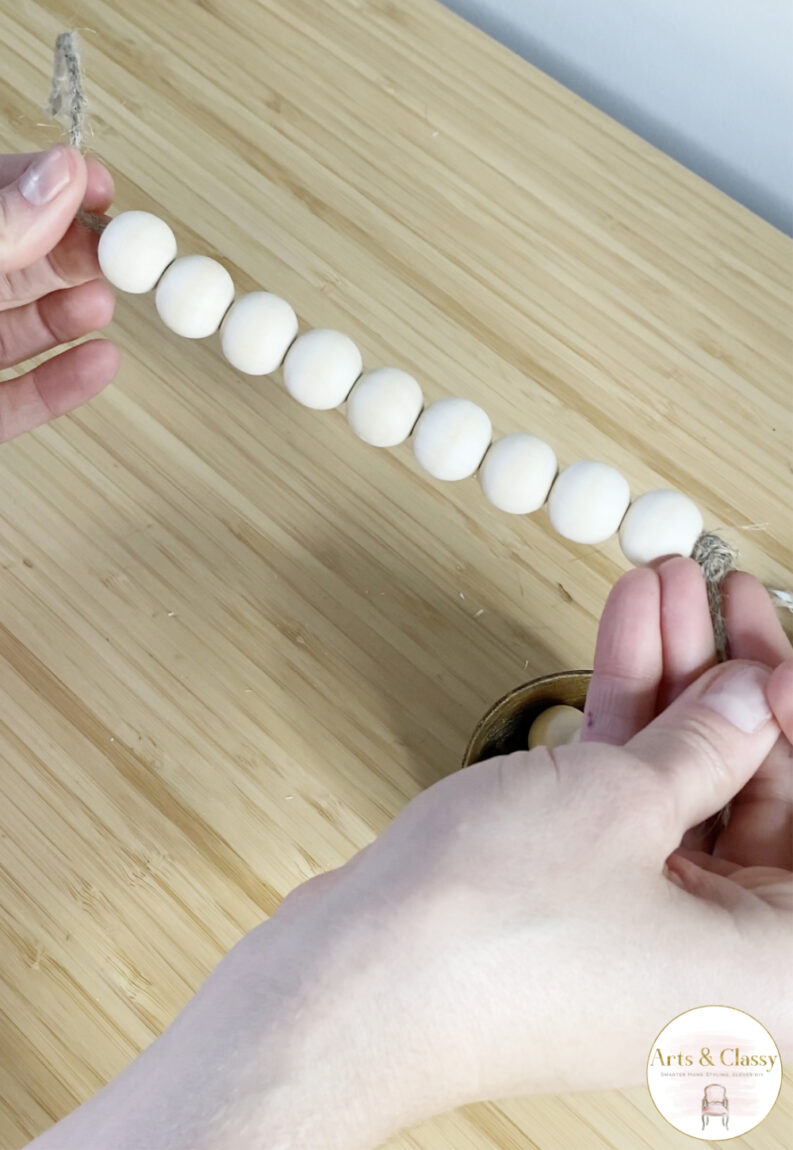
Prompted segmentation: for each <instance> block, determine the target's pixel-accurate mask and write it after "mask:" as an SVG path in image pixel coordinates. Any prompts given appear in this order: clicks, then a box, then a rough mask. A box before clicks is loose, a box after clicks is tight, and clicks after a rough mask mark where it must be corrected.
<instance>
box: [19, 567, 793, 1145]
mask: <svg viewBox="0 0 793 1150" xmlns="http://www.w3.org/2000/svg"><path fill="white" fill-rule="evenodd" d="M677 566H678V567H679V566H680V563H679V562H678V564H677ZM670 570H672V569H671V568H670ZM681 570H682V568H681ZM677 578H678V575H677V574H675V575H674V579H677ZM662 579H664V580H665V583H664V586H665V600H666V601H665V603H664V602H663V600H662V596H661V594H660V588H661V585H662V584H661V580H662ZM688 580H689V576H688V575H685V576H680V582H679V583H675V582H674V580H673V577H672V576H670V574H669V571H667V572H666V573H665V574H664V575H662V574H661V573H656V572H652V571H651V572H647V573H641V572H638V573H637V572H632V573H631V574H630V575H628V576H626V577H625V579H624V581H623V582H622V584H621V585H620V586H618V588H617V589H615V591H614V593H613V597H612V600H611V602H610V607H609V608H608V609H607V611H606V613H605V614H604V618H603V622H602V625H601V631H600V636H599V642H598V654H597V657H596V660H595V661H596V666H597V667H598V668H599V671H598V672H597V674H596V677H595V680H594V686H593V690H594V696H593V700H594V703H595V704H596V701H597V698H598V692H599V691H601V689H602V688H603V687H604V685H605V683H604V680H603V679H601V680H600V682H598V675H603V674H604V673H608V674H610V675H611V676H612V678H611V684H610V690H611V694H610V695H608V694H607V693H606V692H604V693H603V695H602V696H601V697H602V698H605V699H609V700H610V703H609V706H610V707H611V710H612V712H613V714H614V715H616V716H625V715H626V714H628V713H629V712H630V705H629V703H628V702H627V701H626V700H625V699H620V695H619V690H620V687H622V689H624V690H625V691H626V692H628V693H629V694H630V695H631V697H632V698H633V697H636V696H637V695H638V694H639V693H640V692H638V690H637V684H636V680H635V676H634V675H633V673H632V671H631V668H630V667H629V666H626V667H624V668H619V667H612V668H611V669H610V670H609V664H608V658H607V656H608V653H609V650H610V649H611V650H613V649H614V648H613V640H614V634H613V629H614V627H615V626H616V625H617V622H618V621H619V620H624V619H625V618H631V619H633V621H634V624H635V626H636V627H637V628H638V629H639V632H640V636H643V638H644V640H646V641H647V642H648V643H649V644H650V645H651V646H653V647H654V649H656V650H657V644H656V637H657V634H660V633H661V631H662V629H663V626H664V619H668V618H671V613H673V611H674V609H678V610H680V611H683V612H684V611H685V610H687V608H685V607H684V606H683V604H682V602H680V601H678V602H677V607H676V608H675V607H674V602H675V600H676V597H677V595H679V594H680V593H681V592H682V591H683V589H684V587H685V588H687V590H686V591H685V595H684V598H685V597H686V596H687V595H688V593H689V592H690V585H689V583H688V582H687V581H688ZM733 582H734V584H736V581H735V580H734V581H733ZM742 582H745V579H744V580H743V581H742ZM746 585H747V586H748V584H746ZM674 587H677V592H675V591H674V590H673V588H674ZM731 594H733V595H735V596H736V597H737V601H738V602H739V603H740V600H741V596H742V595H748V594H750V592H748V591H739V590H737V585H734V587H733V590H732V592H731ZM751 594H752V595H753V594H754V592H751ZM615 603H617V604H619V603H621V607H622V610H621V611H620V612H617V611H615V609H614V604H615ZM733 633H735V626H734V625H733ZM777 637H778V636H777ZM662 646H663V644H662ZM604 669H605V670H604ZM620 674H622V675H623V678H622V680H620V679H619V675H620ZM666 674H667V677H668V681H669V682H670V683H674V682H675V681H676V680H675V676H677V675H678V670H677V665H676V664H675V662H674V659H673V658H669V659H667V664H666ZM680 687H684V689H682V693H679V694H678V693H677V692H676V691H674V687H673V686H672V687H670V688H669V690H670V695H671V694H672V693H674V694H676V696H677V697H675V698H674V701H672V702H671V703H670V704H669V705H668V706H667V707H666V708H665V709H664V710H663V711H662V712H661V713H660V714H658V715H657V716H655V717H654V718H652V719H651V721H649V722H648V725H646V726H645V727H644V729H642V730H639V731H636V732H634V733H633V734H632V735H631V736H630V737H629V738H628V739H627V741H626V742H625V744H624V746H619V747H615V746H612V745H609V744H608V743H604V742H600V743H595V742H590V743H588V744H587V743H583V744H579V745H577V746H570V747H562V748H558V749H556V750H553V751H551V750H548V749H538V750H535V751H532V752H522V753H519V754H514V755H510V756H506V757H502V758H497V759H493V760H490V761H489V762H485V763H480V764H477V765H475V766H473V767H469V768H468V769H466V770H465V771H460V772H457V773H455V774H453V775H450V776H449V777H448V778H446V779H444V780H443V781H442V782H440V783H438V784H436V785H435V786H434V787H431V788H430V789H429V790H428V791H426V792H424V793H423V794H421V795H420V796H418V798H416V799H414V800H413V802H411V803H410V804H409V805H408V806H407V807H406V808H405V810H404V811H403V812H402V813H401V814H400V815H399V816H398V818H397V819H395V820H394V822H393V823H392V824H391V825H390V826H389V827H388V828H387V829H386V830H385V831H384V832H383V834H381V835H380V837H379V838H378V839H376V840H375V841H374V842H373V843H372V844H370V845H369V846H368V847H366V848H365V849H364V850H363V851H361V852H360V853H359V854H358V855H356V856H355V857H354V858H353V859H352V860H351V861H350V862H349V863H347V864H346V865H345V866H343V867H341V868H339V869H338V870H336V871H334V872H331V873H330V874H325V875H321V876H319V877H318V878H316V879H313V880H311V881H310V882H308V883H305V884H303V885H302V886H301V887H298V888H297V890H295V891H294V892H292V894H290V895H289V896H288V897H287V898H286V900H285V901H284V903H283V904H282V906H281V907H280V909H279V910H278V911H277V913H276V914H275V915H274V916H273V917H272V919H270V921H269V922H267V923H264V924H263V925H262V926H261V927H259V928H257V929H256V930H254V931H253V932H251V933H250V934H249V935H247V936H246V938H245V939H243V941H242V942H241V943H240V944H239V945H238V946H237V947H236V948H235V949H234V950H233V951H232V952H231V953H230V954H229V955H228V956H227V957H226V958H225V959H224V960H223V962H221V964H220V966H219V967H218V968H217V970H216V971H215V973H214V974H213V975H212V976H211V977H210V979H209V980H208V982H207V983H206V984H205V986H204V987H203V988H202V989H201V990H200V991H199V993H198V995H197V996H196V997H195V999H194V1000H193V1001H192V1002H191V1003H190V1005H189V1006H188V1008H187V1009H186V1010H185V1011H184V1012H183V1013H182V1015H180V1017H179V1018H178V1019H177V1020H176V1022H175V1023H174V1025H173V1026H171V1027H170V1028H169V1030H168V1031H166V1033H165V1034H164V1035H163V1036H162V1038H160V1039H158V1040H157V1042H155V1043H154V1044H153V1045H152V1046H151V1047H150V1048H149V1050H147V1051H146V1052H145V1054H144V1055H143V1056H142V1057H141V1058H140V1059H138V1060H137V1062H135V1063H134V1064H133V1065H132V1066H131V1067H130V1068H129V1069H128V1071H126V1072H125V1073H124V1074H123V1075H121V1077H120V1078H118V1079H116V1080H115V1081H114V1082H113V1083H111V1085H110V1086H109V1087H108V1088H107V1089H106V1090H105V1091H102V1092H101V1093H100V1094H99V1095H98V1096H97V1098H95V1099H93V1100H92V1101H91V1102H89V1103H88V1104H87V1105H86V1107H84V1108H83V1109H82V1111H78V1112H77V1114H76V1115H75V1116H73V1118H71V1119H68V1120H67V1121H66V1122H65V1123H63V1124H62V1126H59V1127H56V1128H55V1129H54V1130H53V1131H52V1132H51V1134H50V1135H45V1136H44V1137H43V1138H42V1139H41V1141H40V1143H37V1144H36V1147H37V1150H38V1147H39V1146H40V1147H41V1150H76V1148H77V1147H80V1150H105V1148H106V1147H110V1146H112V1147H114V1150H142V1148H143V1147H146V1148H147V1150H148V1148H149V1147H151V1148H153V1147H155V1146H156V1147H157V1148H158V1150H188V1148H189V1150H209V1148H210V1147H211V1148H212V1150H226V1148H230V1147H234V1148H235V1150H258V1148H260V1147H263V1146H267V1147H268V1150H297V1147H301V1148H302V1147H305V1146H319V1145H321V1146H322V1147H323V1148H324V1150H365V1148H367V1150H368V1148H371V1147H373V1146H375V1145H378V1144H379V1143H380V1142H382V1141H383V1140H384V1139H385V1138H387V1137H388V1136H390V1135H391V1134H392V1133H394V1132H395V1131H396V1130H397V1129H399V1128H400V1127H402V1126H405V1125H409V1124H412V1123H414V1122H416V1121H419V1120H421V1119H423V1118H425V1117H428V1116H430V1115H431V1114H434V1113H438V1112H440V1111H443V1110H447V1109H449V1108H451V1107H454V1106H457V1105H460V1104H463V1103H468V1102H472V1101H476V1100H479V1099H486V1098H500V1097H505V1096H509V1095H518V1094H527V1093H537V1092H558V1091H563V1090H581V1089H598V1088H606V1087H614V1086H624V1085H628V1084H632V1083H634V1082H636V1081H638V1080H640V1079H641V1077H642V1074H643V1069H644V1065H645V1060H646V1057H647V1054H648V1051H649V1049H650V1045H651V1043H652V1041H653V1038H654V1036H655V1035H656V1034H657V1033H658V1032H659V1031H660V1030H661V1028H662V1027H663V1026H664V1025H665V1024H666V1023H667V1022H668V1021H669V1020H670V1019H671V1018H673V1017H674V1016H676V1015H677V1014H679V1013H680V1012H682V1011H683V1010H686V1009H689V1008H691V1007H694V1006H699V1005H703V1004H707V1003H710V1002H713V1001H717V1002H726V1003H729V1004H731V1005H734V1006H736V1007H739V1008H741V1009H744V1010H746V1011H748V1012H749V1013H750V1014H752V1015H754V1016H755V1017H757V1018H760V1019H761V1020H764V1019H765V1020H769V1021H772V1023H773V1033H774V1037H775V1039H776V1041H777V1043H778V1045H779V1046H780V1047H781V1048H782V1052H783V1055H786V1054H788V1053H790V1052H791V1051H793V1017H791V1011H790V1005H789V1004H790V1003H791V1001H793V995H791V987H790V981H791V971H793V932H791V930H790V925H791V921H790V919H791V914H790V912H791V909H792V908H793V893H791V882H790V878H791V876H788V880H787V885H786V887H784V888H783V886H782V884H781V882H780V881H779V878H778V876H774V878H773V880H772V881H771V882H770V883H759V884H758V885H756V886H755V887H754V889H752V888H751V885H750V884H745V883H742V882H740V881H735V880H734V879H733V878H729V877H725V875H723V874H721V873H719V868H715V869H714V870H712V871H710V872H706V871H704V870H702V869H701V868H699V873H700V874H701V876H702V877H701V879H700V880H699V881H698V882H690V881H689V880H688V876H687V874H686V868H687V866H688V865H689V864H688V861H687V860H684V859H681V858H680V852H679V851H678V850H677V848H678V845H679V843H680V840H681V838H682V836H683V835H684V833H685V832H686V830H687V828H689V827H692V826H695V825H696V824H698V823H699V822H701V821H702V820H703V819H704V818H706V817H708V816H710V815H713V814H714V813H715V812H716V811H718V810H719V809H720V808H721V807H722V806H723V805H724V804H725V803H726V802H728V801H729V800H730V799H731V798H733V796H735V795H738V794H740V793H743V792H744V789H745V788H746V787H747V784H748V782H749V780H750V779H751V778H752V776H753V775H754V774H755V773H756V772H757V771H758V769H759V768H760V767H761V765H762V764H764V763H766V762H767V761H768V758H769V755H770V754H771V751H772V749H773V748H774V747H775V745H776V744H777V742H778V740H779V738H780V729H782V730H783V731H784V734H785V736H786V739H787V742H784V743H783V744H782V746H783V748H784V749H785V750H786V753H787V754H788V758H789V753H790V739H791V736H793V706H791V702H792V701H793V662H788V661H786V662H784V663H782V664H780V665H778V666H777V667H776V668H775V670H774V671H773V672H772V671H770V670H769V669H768V668H767V667H764V666H762V665H760V664H759V663H757V662H748V661H736V662H733V663H730V664H728V665H727V666H723V667H716V668H709V669H707V670H705V671H704V673H703V674H701V675H699V676H698V677H696V678H695V679H694V681H693V682H690V683H689V684H688V685H687V686H685V685H683V684H680ZM680 687H679V688H678V689H680ZM648 690H649V688H648ZM654 697H655V700H656V702H655V706H656V707H657V699H658V687H657V685H656V688H655V696H654ZM590 711H592V713H593V714H594V716H595V723H594V725H593V728H591V729H594V730H603V729H604V728H603V727H602V726H601V723H602V719H600V718H598V712H597V710H593V706H592V705H591V706H590ZM747 834H748V831H747ZM744 846H746V847H747V849H748V838H747V839H746V843H745V844H744ZM670 855H671V856H673V860H674V861H673V865H672V868H671V869H670V870H667V869H666V867H665V860H666V859H667V858H668V857H669V856H670ZM755 869H761V868H755ZM686 887H687V889H686ZM758 957H760V958H761V960H762V977H761V978H758V976H757V966H758Z"/></svg>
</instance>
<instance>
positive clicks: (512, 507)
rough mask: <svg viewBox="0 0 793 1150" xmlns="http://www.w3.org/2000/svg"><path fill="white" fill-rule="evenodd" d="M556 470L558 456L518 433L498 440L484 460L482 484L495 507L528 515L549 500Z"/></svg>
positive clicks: (533, 438) (545, 446) (541, 442)
mask: <svg viewBox="0 0 793 1150" xmlns="http://www.w3.org/2000/svg"><path fill="white" fill-rule="evenodd" d="M556 469H557V462H556V454H555V452H554V450H553V448H552V447H551V446H550V445H549V444H547V443H545V442H544V441H543V440H542V439H538V438H537V437H536V436H535V435H525V434H523V433H522V432H517V433H515V434H514V435H505V436H504V438H503V439H497V440H496V442H495V443H494V444H493V446H492V447H491V448H490V450H489V451H488V453H487V455H486V456H485V461H484V463H483V464H482V470H481V472H480V474H479V481H480V483H481V484H482V490H483V491H484V493H485V495H486V496H487V498H488V499H489V500H490V502H491V503H492V504H493V505H494V506H495V507H498V508H499V509H500V510H501V511H509V512H510V513H511V514H513V515H528V514H529V513H530V512H532V511H536V510H537V508H538V507H542V505H543V503H544V502H545V500H546V499H547V498H548V492H549V491H550V490H551V484H552V483H553V481H554V476H555V475H556Z"/></svg>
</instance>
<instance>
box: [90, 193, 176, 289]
mask: <svg viewBox="0 0 793 1150" xmlns="http://www.w3.org/2000/svg"><path fill="white" fill-rule="evenodd" d="M97 254H98V258H99V266H100V268H101V269H102V274H103V276H104V277H105V279H106V280H107V281H108V282H109V283H111V284H112V285H113V287H115V288H118V290H119V291H126V292H134V293H136V294H140V293H142V292H147V291H151V290H152V288H153V287H154V286H155V284H156V283H157V281H158V279H159V278H160V276H161V275H162V273H163V272H164V271H165V269H166V268H167V267H168V265H169V264H170V263H172V262H173V261H174V260H175V259H176V236H175V235H174V234H173V232H172V231H171V229H170V228H169V227H168V225H167V224H166V222H165V220H161V219H160V218H159V216H154V215H152V214H151V212H121V214H120V215H117V216H115V217H114V218H113V219H112V220H111V221H110V223H109V224H108V225H107V227H106V228H105V230H104V231H103V232H102V234H101V236H100V237H99V248H98V253H97Z"/></svg>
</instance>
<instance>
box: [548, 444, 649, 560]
mask: <svg viewBox="0 0 793 1150" xmlns="http://www.w3.org/2000/svg"><path fill="white" fill-rule="evenodd" d="M630 498H631V492H630V487H629V486H628V481H627V479H626V478H625V476H624V475H620V473H619V471H617V470H616V469H615V468H614V467H609V466H608V464H606V463H597V462H596V461H595V460H593V459H584V460H581V461H580V462H578V463H572V464H571V465H570V466H569V467H567V468H565V470H564V471H563V472H562V473H561V475H560V476H559V477H558V479H557V480H556V482H555V483H554V485H553V487H552V488H551V494H550V497H549V499H548V514H549V516H550V519H551V524H552V526H553V527H554V529H555V530H556V531H558V532H559V534H560V535H563V536H564V537H565V539H571V540H572V541H573V542H574V543H603V542H605V540H606V539H608V538H609V537H610V536H611V535H613V534H614V533H615V532H616V531H617V530H618V529H619V525H620V523H621V522H622V518H623V516H624V515H625V512H626V511H627V509H628V504H629V503H630Z"/></svg>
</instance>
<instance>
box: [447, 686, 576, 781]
mask: <svg viewBox="0 0 793 1150" xmlns="http://www.w3.org/2000/svg"><path fill="white" fill-rule="evenodd" d="M591 678H592V672H591V671H559V672H558V673H557V674H555V675H544V676H543V677H542V678H540V679H532V681H531V682H530V683H524V684H523V686H522V687H516V688H515V689H514V690H513V691H510V692H509V694H508V695H504V697H503V698H502V699H499V700H498V702H497V703H494V704H493V706H492V707H491V708H490V710H489V711H488V712H487V713H486V714H485V715H484V716H483V718H482V719H480V720H479V722H478V723H477V725H476V728H475V730H474V733H473V734H472V735H471V739H470V741H469V743H468V746H467V747H466V750H465V755H464V756H463V763H462V765H463V766H464V767H469V766H470V765H471V764H472V763H479V762H481V761H482V760H483V759H492V758H493V757H494V756H495V755H508V754H511V753H512V752H513V751H525V750H528V745H529V728H530V727H531V725H532V723H533V722H534V720H535V719H536V718H537V716H538V715H539V714H540V713H541V712H542V711H544V710H546V709H547V708H548V707H553V706H556V705H557V704H559V703H566V704H567V705H568V706H570V707H579V708H580V709H581V710H583V708H584V704H585V703H586V694H587V690H588V688H589V680H590V679H591Z"/></svg>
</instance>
